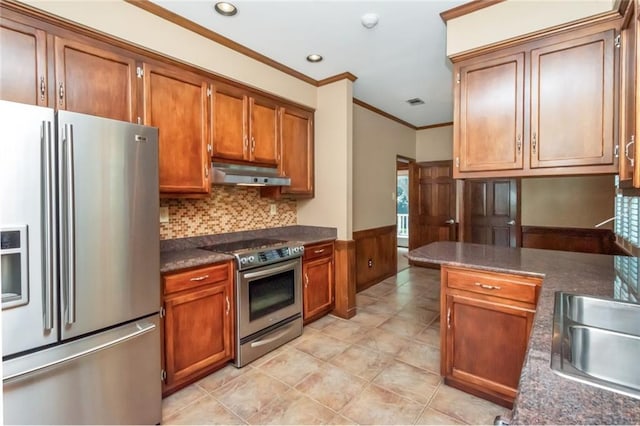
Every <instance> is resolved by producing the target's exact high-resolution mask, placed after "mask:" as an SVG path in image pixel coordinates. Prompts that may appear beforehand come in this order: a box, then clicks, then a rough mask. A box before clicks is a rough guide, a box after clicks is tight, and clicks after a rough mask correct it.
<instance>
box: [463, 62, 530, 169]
mask: <svg viewBox="0 0 640 426" xmlns="http://www.w3.org/2000/svg"><path fill="white" fill-rule="evenodd" d="M458 73H459V76H460V79H459V85H460V102H459V104H458V108H459V112H458V116H459V121H458V123H457V126H456V128H455V129H454V132H457V140H458V152H457V153H456V154H455V155H456V157H457V158H459V159H460V161H459V164H458V167H457V169H458V170H459V171H461V172H473V171H483V170H521V169H522V164H523V162H522V141H523V135H524V122H523V119H524V112H523V111H524V53H516V54H513V55H507V56H503V57H498V58H488V59H486V60H483V59H480V60H477V61H471V62H470V63H468V64H463V65H461V66H460V67H459V69H458Z"/></svg>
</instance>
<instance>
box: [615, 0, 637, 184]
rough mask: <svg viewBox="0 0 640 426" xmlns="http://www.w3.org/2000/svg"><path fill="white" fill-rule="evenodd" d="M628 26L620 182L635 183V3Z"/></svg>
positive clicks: (624, 49)
mask: <svg viewBox="0 0 640 426" xmlns="http://www.w3.org/2000/svg"><path fill="white" fill-rule="evenodd" d="M629 8H630V10H629V11H628V12H627V13H628V14H629V15H631V16H630V19H629V22H628V24H627V25H626V26H625V27H624V28H622V31H621V44H622V49H621V51H620V69H621V73H620V155H619V161H620V164H619V173H620V181H621V182H624V181H629V182H630V181H631V180H632V179H633V169H634V165H635V164H634V154H635V151H636V147H635V131H636V128H635V127H636V30H637V28H636V22H637V21H636V19H635V3H634V2H629Z"/></svg>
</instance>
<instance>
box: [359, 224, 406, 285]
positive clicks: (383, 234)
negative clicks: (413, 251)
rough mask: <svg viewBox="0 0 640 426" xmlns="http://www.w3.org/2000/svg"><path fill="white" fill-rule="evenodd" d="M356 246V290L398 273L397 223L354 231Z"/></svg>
mask: <svg viewBox="0 0 640 426" xmlns="http://www.w3.org/2000/svg"><path fill="white" fill-rule="evenodd" d="M353 239H354V241H355V246H356V256H355V257H356V265H355V266H356V291H362V290H364V289H366V288H368V287H371V286H372V285H374V284H377V283H378V282H380V281H382V280H384V279H385V278H389V277H391V276H393V275H395V274H396V269H397V263H398V250H397V236H396V225H390V226H383V227H380V228H371V229H365V230H362V231H357V232H354V233H353Z"/></svg>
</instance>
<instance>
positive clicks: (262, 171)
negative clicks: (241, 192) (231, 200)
mask: <svg viewBox="0 0 640 426" xmlns="http://www.w3.org/2000/svg"><path fill="white" fill-rule="evenodd" d="M211 176H212V178H213V180H212V183H214V184H218V185H244V186H289V185H291V178H288V177H284V176H280V175H279V174H278V169H276V168H275V167H273V168H272V167H254V166H243V165H238V164H226V163H211Z"/></svg>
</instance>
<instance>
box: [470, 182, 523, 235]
mask: <svg viewBox="0 0 640 426" xmlns="http://www.w3.org/2000/svg"><path fill="white" fill-rule="evenodd" d="M496 179H501V178H485V179H483V178H478V179H460V183H461V188H460V195H461V199H460V201H459V206H460V211H459V212H458V214H459V220H460V224H459V226H458V241H465V237H466V236H465V231H466V225H467V224H466V217H467V216H466V208H467V206H466V205H465V201H466V198H467V197H466V181H468V180H496ZM507 179H514V180H515V181H516V206H515V207H516V219H515V220H516V224H515V225H514V228H516V230H515V246H513V247H516V248H517V247H521V246H522V216H521V215H522V201H521V198H522V184H521V183H522V179H520V178H507Z"/></svg>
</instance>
